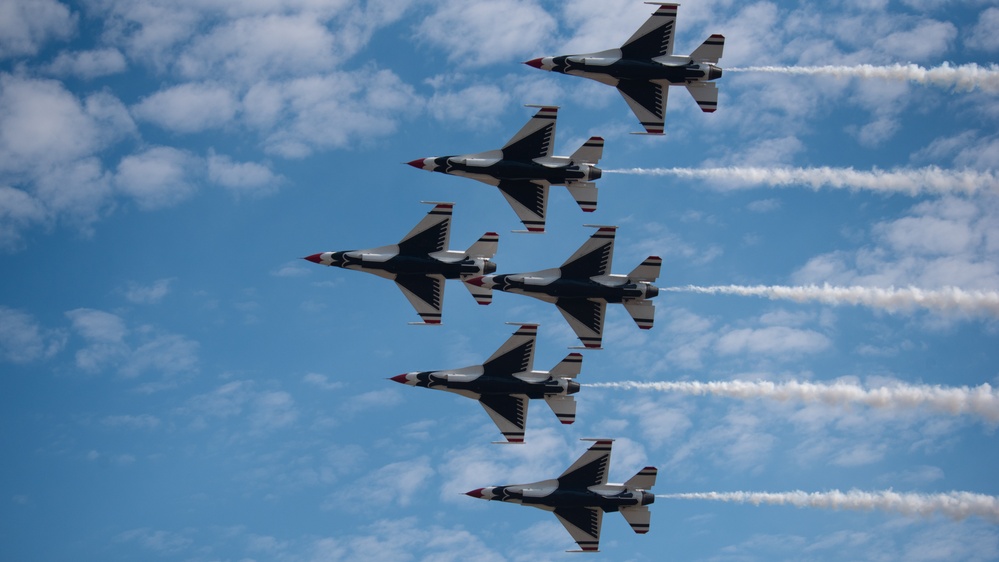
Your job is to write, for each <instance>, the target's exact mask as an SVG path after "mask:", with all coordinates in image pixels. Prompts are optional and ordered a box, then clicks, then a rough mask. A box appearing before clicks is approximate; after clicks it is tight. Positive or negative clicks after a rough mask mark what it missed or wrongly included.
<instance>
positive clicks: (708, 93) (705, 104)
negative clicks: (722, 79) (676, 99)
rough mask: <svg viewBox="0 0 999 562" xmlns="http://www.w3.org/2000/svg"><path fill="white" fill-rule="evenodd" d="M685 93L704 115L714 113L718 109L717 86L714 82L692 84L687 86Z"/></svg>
mask: <svg viewBox="0 0 999 562" xmlns="http://www.w3.org/2000/svg"><path fill="white" fill-rule="evenodd" d="M687 91H688V92H690V95H692V96H694V101H696V102H697V106H698V107H700V108H701V111H703V112H704V113H714V111H715V110H716V109H718V86H715V84H714V82H694V83H692V84H687Z"/></svg>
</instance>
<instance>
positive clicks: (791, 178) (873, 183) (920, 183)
mask: <svg viewBox="0 0 999 562" xmlns="http://www.w3.org/2000/svg"><path fill="white" fill-rule="evenodd" d="M604 173H608V174H629V175H641V176H672V177H677V178H681V179H691V180H708V181H711V182H712V184H711V187H719V186H721V187H727V188H730V189H740V188H749V187H753V186H759V185H765V186H771V187H790V186H805V187H810V188H811V189H813V190H815V191H818V190H819V189H821V188H832V189H848V190H850V191H859V190H865V191H877V192H881V193H901V194H905V195H910V196H915V195H920V194H924V193H926V194H948V193H957V194H966V195H971V194H973V193H975V192H978V191H990V192H993V193H999V176H997V175H996V173H995V172H993V171H991V170H990V171H976V170H945V169H942V168H939V167H936V166H927V167H924V168H898V169H894V170H880V169H877V168H874V169H873V170H870V171H861V170H854V169H853V168H829V167H818V168H789V167H775V168H762V167H753V166H742V167H740V166H729V167H725V168H622V169H617V170H604Z"/></svg>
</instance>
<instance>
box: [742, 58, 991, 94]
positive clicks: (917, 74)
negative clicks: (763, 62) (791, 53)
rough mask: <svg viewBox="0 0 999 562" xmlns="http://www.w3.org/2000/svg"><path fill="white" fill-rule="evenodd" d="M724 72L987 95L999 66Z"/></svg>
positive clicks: (790, 68)
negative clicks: (851, 80) (885, 83)
mask: <svg viewBox="0 0 999 562" xmlns="http://www.w3.org/2000/svg"><path fill="white" fill-rule="evenodd" d="M725 72H770V73H780V74H812V75H814V74H824V75H827V76H836V77H840V78H879V79H882V80H895V81H900V82H916V83H918V84H924V85H932V86H941V87H944V88H951V89H953V90H955V91H959V92H968V91H971V90H975V89H980V90H982V91H985V92H999V66H996V65H995V64H990V65H988V66H978V65H977V64H975V63H970V64H962V65H958V66H951V65H950V64H948V63H943V64H942V65H940V66H936V67H932V68H923V67H921V66H919V65H916V64H893V65H889V66H874V65H870V64H860V65H856V66H748V67H743V68H726V69H725Z"/></svg>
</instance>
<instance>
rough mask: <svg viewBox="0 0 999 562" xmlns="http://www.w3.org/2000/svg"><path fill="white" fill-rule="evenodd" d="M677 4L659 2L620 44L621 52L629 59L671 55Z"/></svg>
mask: <svg viewBox="0 0 999 562" xmlns="http://www.w3.org/2000/svg"><path fill="white" fill-rule="evenodd" d="M677 6H679V4H660V5H659V9H658V10H656V11H655V12H654V13H653V14H652V16H651V17H650V18H649V19H648V20H646V21H645V23H644V24H642V27H639V28H638V31H636V32H635V34H634V35H632V36H631V38H630V39H628V40H627V41H625V43H624V45H622V46H621V54H622V55H624V57H625V58H629V59H652V58H656V57H661V56H663V55H672V54H673V35H674V32H675V31H676V9H677Z"/></svg>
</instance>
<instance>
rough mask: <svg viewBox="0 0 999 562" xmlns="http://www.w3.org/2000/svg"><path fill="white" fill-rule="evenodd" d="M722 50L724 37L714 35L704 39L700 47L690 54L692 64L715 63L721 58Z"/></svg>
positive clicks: (723, 48)
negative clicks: (692, 60)
mask: <svg viewBox="0 0 999 562" xmlns="http://www.w3.org/2000/svg"><path fill="white" fill-rule="evenodd" d="M724 50H725V36H724V35H719V34H717V33H716V34H714V35H712V36H711V37H708V38H707V39H705V40H704V42H703V43H701V46H700V47H698V48H696V49H694V52H693V53H690V58H692V59H694V62H710V63H716V62H718V59H720V58H722V51H724Z"/></svg>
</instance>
